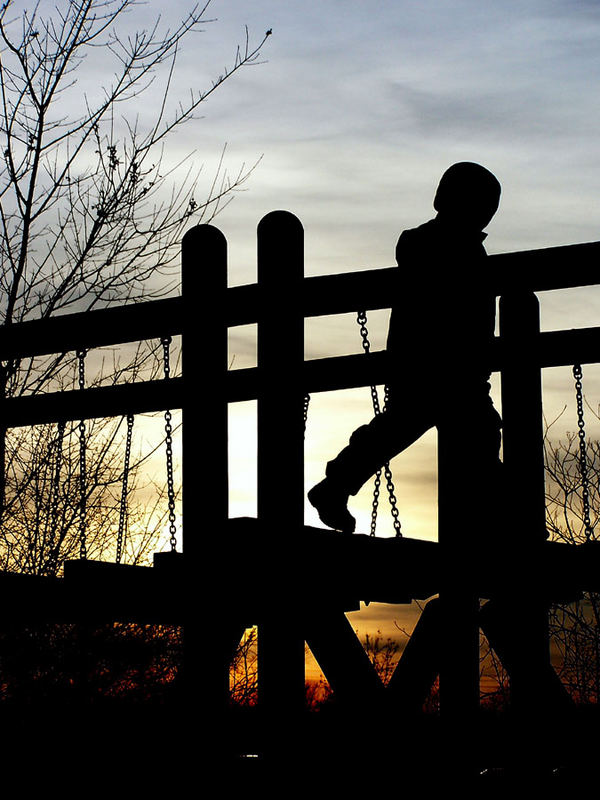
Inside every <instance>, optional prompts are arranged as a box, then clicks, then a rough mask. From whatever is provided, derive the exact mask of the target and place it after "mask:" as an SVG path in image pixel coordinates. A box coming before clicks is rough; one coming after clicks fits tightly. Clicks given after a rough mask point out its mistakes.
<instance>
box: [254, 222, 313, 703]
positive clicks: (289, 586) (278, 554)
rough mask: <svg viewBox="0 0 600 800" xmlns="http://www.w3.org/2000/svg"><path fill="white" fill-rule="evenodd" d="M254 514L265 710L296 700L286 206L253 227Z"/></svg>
mask: <svg viewBox="0 0 600 800" xmlns="http://www.w3.org/2000/svg"><path fill="white" fill-rule="evenodd" d="M257 233H258V284H259V295H260V299H259V321H258V372H259V382H260V383H259V390H258V410H257V415H258V416H257V424H258V468H257V469H258V487H257V492H258V494H257V502H258V519H259V530H260V532H261V536H264V537H266V541H267V547H266V548H265V550H264V552H265V556H264V558H265V561H266V563H262V564H260V569H259V574H264V575H269V583H270V585H272V586H273V587H274V590H273V594H272V597H271V598H270V599H269V607H268V612H266V613H265V617H264V619H262V620H261V623H260V625H259V632H258V658H259V662H258V673H259V678H258V680H259V702H260V703H261V705H262V707H263V709H264V710H265V711H266V713H267V714H268V715H269V714H271V713H272V712H274V711H275V710H276V709H279V710H281V711H283V710H286V711H287V712H289V713H293V712H294V711H297V710H298V709H300V708H302V706H303V704H304V639H303V636H302V633H301V630H300V626H299V624H298V622H299V620H298V606H297V603H298V597H297V596H296V591H295V588H296V589H297V588H298V587H299V585H300V583H299V581H300V580H301V576H299V575H296V573H295V563H294V555H293V547H294V544H297V543H298V541H299V535H300V533H301V529H302V526H303V524H304V423H303V391H302V385H301V376H302V364H303V361H304V316H303V308H302V302H301V298H302V283H303V275H304V232H303V228H302V225H301V223H300V221H299V220H298V219H297V218H296V217H295V216H294V215H293V214H290V213H289V212H286V211H274V212H272V213H270V214H268V215H267V216H266V217H264V218H263V219H262V220H261V222H260V223H259V226H258V232H257Z"/></svg>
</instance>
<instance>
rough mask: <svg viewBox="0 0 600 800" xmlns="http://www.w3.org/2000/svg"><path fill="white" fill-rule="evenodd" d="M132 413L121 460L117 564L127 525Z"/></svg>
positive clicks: (120, 556) (128, 421) (128, 419)
mask: <svg viewBox="0 0 600 800" xmlns="http://www.w3.org/2000/svg"><path fill="white" fill-rule="evenodd" d="M133 420H134V417H133V414H131V413H130V414H127V438H126V439H125V458H124V462H123V483H122V486H121V506H120V508H119V529H118V532H117V555H116V559H115V560H116V562H117V564H120V563H121V558H122V556H123V546H124V544H125V536H126V533H127V531H126V525H127V490H128V483H129V462H130V460H131V439H132V437H133Z"/></svg>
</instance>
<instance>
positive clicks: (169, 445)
mask: <svg viewBox="0 0 600 800" xmlns="http://www.w3.org/2000/svg"><path fill="white" fill-rule="evenodd" d="M160 342H161V344H162V347H163V370H164V378H165V380H166V381H167V380H169V378H170V377H171V364H170V360H169V355H170V354H169V348H170V345H171V337H170V336H165V337H164V338H162V339H161V340H160ZM171 419H172V417H171V412H170V411H169V410H167V411H165V450H166V459H167V500H168V506H169V537H170V538H169V543H170V545H171V552H172V553H175V552H176V551H177V535H176V534H177V526H176V524H175V481H174V478H173V435H172V434H173V426H172V425H171Z"/></svg>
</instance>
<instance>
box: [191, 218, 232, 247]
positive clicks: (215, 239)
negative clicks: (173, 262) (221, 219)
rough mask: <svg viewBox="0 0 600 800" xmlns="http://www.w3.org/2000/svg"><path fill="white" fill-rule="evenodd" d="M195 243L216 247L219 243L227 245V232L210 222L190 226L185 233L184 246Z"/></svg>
mask: <svg viewBox="0 0 600 800" xmlns="http://www.w3.org/2000/svg"><path fill="white" fill-rule="evenodd" d="M190 244H193V246H194V247H211V246H212V247H215V246H218V245H226V244H227V240H226V238H225V234H224V233H222V232H221V231H220V230H219V228H217V227H215V226H214V225H209V224H208V223H202V224H201V225H194V226H193V227H192V228H189V229H188V230H187V231H186V232H185V233H184V235H183V240H182V246H184V247H185V246H188V245H190Z"/></svg>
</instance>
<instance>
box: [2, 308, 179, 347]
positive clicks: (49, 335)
mask: <svg viewBox="0 0 600 800" xmlns="http://www.w3.org/2000/svg"><path fill="white" fill-rule="evenodd" d="M180 332H181V299H180V298H179V297H174V298H167V299H165V300H154V301H150V302H147V303H130V304H127V305H122V306H115V307H113V308H103V309H97V310H94V311H82V312H78V313H76V314H64V315H60V316H57V317H51V318H50V319H45V320H30V321H28V322H20V323H17V324H14V325H8V326H6V325H5V326H1V327H0V359H1V360H3V361H7V360H10V359H13V358H28V357H31V356H42V355H48V354H50V353H67V352H70V351H75V350H77V349H79V348H86V349H89V348H92V347H107V346H109V345H115V344H123V343H125V342H136V341H142V340H144V339H160V338H161V337H163V336H174V335H175V334H177V333H180Z"/></svg>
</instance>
